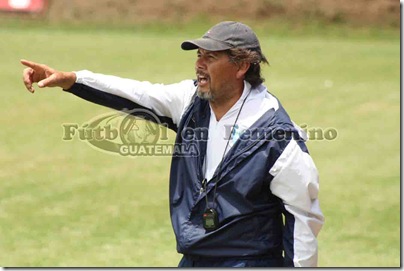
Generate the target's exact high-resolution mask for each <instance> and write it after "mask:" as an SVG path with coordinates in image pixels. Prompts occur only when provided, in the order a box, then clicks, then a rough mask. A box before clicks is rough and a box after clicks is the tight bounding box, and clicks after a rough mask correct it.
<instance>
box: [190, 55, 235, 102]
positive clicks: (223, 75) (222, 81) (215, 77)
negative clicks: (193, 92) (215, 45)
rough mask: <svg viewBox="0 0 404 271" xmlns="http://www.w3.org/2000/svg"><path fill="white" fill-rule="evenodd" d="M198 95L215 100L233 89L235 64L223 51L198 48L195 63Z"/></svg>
mask: <svg viewBox="0 0 404 271" xmlns="http://www.w3.org/2000/svg"><path fill="white" fill-rule="evenodd" d="M195 70H196V76H197V80H198V89H197V93H198V96H199V97H200V98H202V99H206V100H209V101H215V100H217V99H218V98H223V97H226V96H227V95H229V94H231V93H230V92H231V91H232V89H234V85H235V83H236V82H237V81H236V73H237V65H235V64H234V63H232V62H230V59H229V56H228V54H227V53H226V52H225V51H215V52H213V51H207V50H204V49H198V51H197V60H196V63H195Z"/></svg>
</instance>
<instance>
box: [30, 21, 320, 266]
mask: <svg viewBox="0 0 404 271" xmlns="http://www.w3.org/2000/svg"><path fill="white" fill-rule="evenodd" d="M181 47H182V49H184V50H197V60H196V64H195V70H196V78H197V79H196V80H185V81H182V82H180V83H177V84H171V85H162V84H151V83H149V82H140V81H136V80H131V79H123V78H119V77H115V76H108V75H103V74H97V73H92V72H90V71H79V72H61V71H57V70H54V69H52V68H50V67H48V66H46V65H42V64H36V63H33V62H30V61H26V60H22V63H23V64H24V65H26V66H28V68H26V69H25V70H24V73H23V80H24V83H25V86H26V88H27V89H28V90H29V91H31V92H34V88H33V86H32V84H33V83H35V82H37V83H38V86H39V87H54V86H58V87H62V88H63V89H64V90H65V91H67V92H70V93H73V94H75V95H77V96H79V97H81V98H84V99H86V100H88V101H91V102H95V103H97V104H101V105H105V106H108V107H111V108H114V109H117V110H123V109H134V108H144V109H147V110H151V111H153V113H155V114H156V115H157V116H159V118H160V120H162V121H163V122H165V123H166V124H167V126H168V127H169V128H171V129H173V130H174V131H176V132H177V137H176V143H175V144H182V145H185V146H189V145H190V144H196V147H197V150H198V153H199V156H197V157H186V155H174V156H173V158H172V164H171V172H170V214H171V221H172V225H173V228H174V232H175V235H176V240H177V250H178V252H179V253H182V254H183V255H184V256H183V258H182V260H181V262H180V264H179V266H181V267H189V266H195V267H236V266H240V267H258V266H261V267H263V266H268V267H274V266H317V240H316V236H317V234H318V232H319V230H320V228H321V226H322V224H323V221H324V218H323V215H322V213H321V210H320V207H319V202H318V189H319V184H318V174H317V169H316V167H315V165H314V163H313V161H312V159H311V157H310V155H309V154H308V151H307V148H306V146H305V144H304V135H303V134H304V133H303V132H302V131H301V129H300V128H299V127H298V126H296V125H295V124H294V123H293V122H292V121H291V120H290V118H289V116H288V114H287V113H286V111H285V110H284V109H283V107H282V106H281V104H280V103H279V101H278V100H277V99H276V98H275V97H274V96H273V95H271V94H270V93H268V91H267V89H266V87H265V86H264V85H263V84H262V83H263V81H264V79H263V78H262V77H261V66H260V64H261V63H267V60H266V58H265V56H264V55H263V53H262V51H261V47H260V44H259V41H258V38H257V37H256V35H255V33H254V32H253V31H252V30H251V28H250V27H248V26H246V25H244V24H242V23H239V22H221V23H219V24H217V25H215V26H213V27H212V28H211V29H210V30H209V31H208V32H206V34H205V35H204V36H203V37H202V38H200V39H195V40H189V41H185V42H183V43H182V45H181ZM204 129H205V130H204ZM184 131H187V132H186V133H184ZM189 131H191V133H189ZM196 131H208V132H207V133H198V132H196Z"/></svg>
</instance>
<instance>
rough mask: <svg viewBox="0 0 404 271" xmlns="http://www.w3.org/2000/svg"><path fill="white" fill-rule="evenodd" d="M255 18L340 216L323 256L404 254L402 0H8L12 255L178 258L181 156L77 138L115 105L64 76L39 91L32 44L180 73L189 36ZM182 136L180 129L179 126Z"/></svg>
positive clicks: (49, 57) (129, 73)
mask: <svg viewBox="0 0 404 271" xmlns="http://www.w3.org/2000/svg"><path fill="white" fill-rule="evenodd" d="M222 20H239V21H242V22H244V23H247V24H248V25H250V26H251V27H252V28H253V29H254V30H255V31H256V33H257V35H258V36H259V38H260V42H261V45H262V48H263V51H264V53H265V54H266V56H267V58H268V59H269V62H270V66H266V67H264V69H263V75H264V77H265V78H266V82H265V84H266V85H267V87H268V89H269V91H270V92H271V93H272V94H274V95H275V96H277V97H278V98H279V99H280V101H281V102H282V104H283V106H284V107H285V108H286V110H287V111H288V113H289V115H290V116H291V118H292V119H293V120H294V121H295V122H296V123H297V124H299V125H301V126H302V127H304V128H306V129H307V131H309V132H310V131H312V130H313V129H319V130H322V131H327V130H331V129H332V130H333V131H334V130H335V131H336V132H337V134H336V138H329V139H327V138H325V139H324V138H323V139H319V138H315V139H312V140H310V141H309V142H308V143H307V145H308V147H309V150H310V153H311V155H312V157H313V159H314V161H315V163H316V165H317V168H318V170H319V173H320V202H321V207H322V210H323V213H324V215H325V217H326V222H325V224H324V226H323V229H322V231H321V232H320V234H319V236H318V242H319V266H321V267H399V266H401V261H400V252H401V251H400V241H401V227H400V226H401V224H400V221H401V220H400V214H401V213H400V207H401V205H400V177H401V176H400V149H401V145H400V143H401V142H400V98H401V94H400V3H399V2H398V1H395V0H357V1H349V0H339V1H332V0H237V1H234V0H231V1H230V0H222V1H214V0H205V1H199V2H195V1H193V2H192V1H185V0H173V1H163V0H149V1H141V0H121V1H113V0H98V1H95V0H87V1H78V0H70V1H68V0H48V1H46V0H0V52H1V55H2V59H1V61H0V86H1V90H0V91H1V94H2V99H1V100H0V108H1V110H2V114H1V115H0V122H1V125H2V126H1V127H2V128H1V129H0V142H1V144H0V234H1V235H0V265H1V266H16V267H63V266H66V267H86V266H89V267H121V266H122V267H170V266H176V265H177V264H178V262H179V259H180V257H181V255H179V254H177V253H176V246H175V239H174V234H173V231H172V229H171V224H170V219H169V207H168V175H169V168H170V161H171V160H170V157H123V156H119V155H111V154H108V153H105V152H101V151H100V150H97V149H94V148H92V147H91V146H90V144H88V143H87V142H85V141H80V140H79V139H78V138H75V139H74V140H72V141H63V140H62V137H63V129H62V125H63V124H66V123H77V124H78V125H83V124H84V123H86V122H87V121H89V120H91V119H94V118H95V117H97V116H100V115H102V114H105V113H108V112H111V109H108V108H104V107H101V106H97V105H94V104H90V103H88V102H86V101H84V100H80V99H79V98H77V97H75V96H73V95H70V94H68V93H63V91H61V90H60V89H43V90H42V89H38V87H36V90H37V91H36V93H35V94H34V95H32V94H30V93H28V92H27V91H26V90H25V88H24V86H23V83H22V80H21V75H22V70H23V66H22V65H21V64H20V63H19V60H20V59H22V58H24V59H28V60H32V61H36V62H40V63H45V64H47V65H49V66H51V67H53V68H55V69H59V70H66V71H77V70H81V69H88V70H92V71H94V72H100V73H105V74H113V75H117V76H121V77H127V78H133V79H138V80H147V81H151V82H155V83H166V84H168V83H175V82H178V81H180V80H183V79H189V78H194V77H195V75H194V61H195V53H194V52H184V51H182V50H181V49H180V44H181V42H182V41H183V40H185V39H190V38H197V37H200V36H202V35H203V33H205V32H206V31H207V30H208V29H209V28H210V27H211V26H212V25H214V24H216V23H218V22H219V21H222ZM168 135H169V138H170V139H169V140H170V142H174V136H175V134H174V133H173V132H168Z"/></svg>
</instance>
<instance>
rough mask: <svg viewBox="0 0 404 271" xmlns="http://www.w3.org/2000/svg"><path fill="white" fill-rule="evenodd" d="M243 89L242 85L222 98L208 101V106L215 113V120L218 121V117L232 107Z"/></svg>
mask: <svg viewBox="0 0 404 271" xmlns="http://www.w3.org/2000/svg"><path fill="white" fill-rule="evenodd" d="M243 91H244V85H243V86H242V87H241V88H239V89H238V90H237V91H235V92H234V94H233V95H231V96H225V97H223V98H222V99H216V100H214V101H210V102H209V104H210V107H211V108H212V110H213V113H215V117H216V121H220V119H221V118H222V117H223V116H224V115H225V114H226V113H227V112H228V111H229V110H230V108H232V107H233V105H234V104H235V103H237V101H238V100H239V99H240V97H241V95H242V94H243Z"/></svg>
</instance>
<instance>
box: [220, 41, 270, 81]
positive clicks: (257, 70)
mask: <svg viewBox="0 0 404 271" xmlns="http://www.w3.org/2000/svg"><path fill="white" fill-rule="evenodd" d="M227 54H228V55H229V58H230V61H231V62H233V63H236V64H239V63H242V62H248V63H251V65H250V68H249V69H248V70H247V72H246V74H245V78H244V80H246V81H247V82H248V83H250V84H251V87H253V88H255V87H258V86H259V85H260V84H262V83H263V82H264V81H265V79H264V78H263V77H262V76H261V66H260V63H265V64H269V63H268V60H267V59H266V58H265V56H264V55H263V53H262V52H261V49H260V48H255V49H242V48H231V49H229V50H227Z"/></svg>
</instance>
